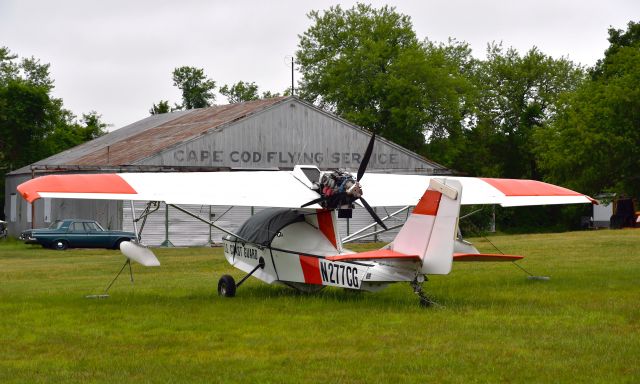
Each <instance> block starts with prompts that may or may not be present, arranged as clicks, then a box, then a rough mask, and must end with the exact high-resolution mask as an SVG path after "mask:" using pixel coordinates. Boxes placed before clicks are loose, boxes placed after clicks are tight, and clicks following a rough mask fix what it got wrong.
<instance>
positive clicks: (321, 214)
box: [317, 209, 338, 247]
mask: <svg viewBox="0 0 640 384" xmlns="http://www.w3.org/2000/svg"><path fill="white" fill-rule="evenodd" d="M317 212H318V227H320V232H322V234H323V235H324V236H325V237H326V238H327V240H329V241H330V242H331V244H333V246H334V247H337V246H338V242H337V241H336V231H335V230H334V228H333V216H332V215H331V211H327V210H325V209H318V210H317Z"/></svg>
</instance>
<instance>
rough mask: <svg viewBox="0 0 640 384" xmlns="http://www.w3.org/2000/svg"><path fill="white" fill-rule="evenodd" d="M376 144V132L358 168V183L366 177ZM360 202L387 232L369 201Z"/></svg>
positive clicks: (362, 199)
mask: <svg viewBox="0 0 640 384" xmlns="http://www.w3.org/2000/svg"><path fill="white" fill-rule="evenodd" d="M375 142H376V132H375V131H374V132H373V134H372V135H371V140H369V144H368V145H367V149H366V150H365V151H364V157H363V158H362V162H360V167H359V168H358V174H357V176H356V181H358V182H360V179H362V176H364V172H365V171H366V170H367V166H368V165H369V159H370V158H371V154H372V153H373V145H374V144H375ZM360 201H361V202H362V205H363V206H364V208H365V209H366V210H367V212H369V214H370V215H371V217H373V220H375V221H376V223H378V224H380V226H381V227H382V228H384V229H385V230H386V229H387V226H386V225H384V223H383V222H382V220H381V219H380V217H379V216H378V214H376V212H375V211H374V210H373V208H371V206H370V205H369V203H367V201H366V200H365V199H364V198H363V197H362V196H360Z"/></svg>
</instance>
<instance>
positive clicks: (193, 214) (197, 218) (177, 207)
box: [167, 204, 251, 243]
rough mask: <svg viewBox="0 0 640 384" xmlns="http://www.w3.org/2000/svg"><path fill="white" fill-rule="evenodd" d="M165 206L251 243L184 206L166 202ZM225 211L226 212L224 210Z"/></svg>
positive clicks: (247, 241)
mask: <svg viewBox="0 0 640 384" xmlns="http://www.w3.org/2000/svg"><path fill="white" fill-rule="evenodd" d="M167 206H169V207H173V208H175V209H177V210H178V211H180V212H182V213H184V214H186V215H189V216H191V217H193V218H194V219H196V220H200V221H202V222H203V223H205V224H207V225H210V226H211V227H213V228H215V229H217V230H219V231H222V232H224V233H226V234H227V235H230V236H233V237H235V238H236V239H238V240H240V241H243V242H245V243H251V242H250V241H249V240H247V239H245V238H242V237H240V236H238V235H236V234H235V233H233V232H231V231H229V230H227V229H224V228H222V227H220V226H219V225H216V224H215V222H213V221H209V220H205V219H203V218H202V217H200V216H198V215H196V214H195V213H193V212H190V211H189V210H187V209H185V208H182V207H180V206H179V205H174V204H167ZM225 213H226V212H225Z"/></svg>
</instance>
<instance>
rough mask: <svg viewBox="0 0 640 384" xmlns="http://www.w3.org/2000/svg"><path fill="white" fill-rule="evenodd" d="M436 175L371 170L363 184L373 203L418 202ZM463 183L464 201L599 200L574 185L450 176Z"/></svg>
mask: <svg viewBox="0 0 640 384" xmlns="http://www.w3.org/2000/svg"><path fill="white" fill-rule="evenodd" d="M432 178H440V179H442V178H444V176H422V175H392V174H380V173H367V174H365V175H364V177H363V178H362V180H360V184H361V185H362V191H363V196H364V197H365V198H366V199H367V202H368V203H369V205H371V206H377V207H383V206H403V205H415V204H416V202H417V201H418V200H420V197H421V196H422V194H423V193H424V191H425V190H426V189H427V187H428V186H429V180H431V179H432ZM446 178H447V179H448V180H449V179H452V180H458V181H460V183H461V184H462V202H461V204H462V205H474V204H499V205H501V206H503V207H515V206H525V205H548V204H576V203H597V202H596V201H595V200H594V199H592V198H590V197H589V196H586V195H583V194H581V193H578V192H575V191H572V190H570V189H566V188H562V187H559V186H557V185H553V184H548V183H543V182H541V181H536V180H520V179H492V178H476V177H446Z"/></svg>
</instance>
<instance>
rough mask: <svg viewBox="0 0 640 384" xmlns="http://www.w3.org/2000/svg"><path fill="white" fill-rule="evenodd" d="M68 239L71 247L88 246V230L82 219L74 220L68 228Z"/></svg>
mask: <svg viewBox="0 0 640 384" xmlns="http://www.w3.org/2000/svg"><path fill="white" fill-rule="evenodd" d="M67 241H69V246H70V247H80V248H81V247H86V243H87V230H86V229H85V227H84V223H83V222H82V221H74V222H73V223H71V224H70V225H69V229H68V230H67Z"/></svg>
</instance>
